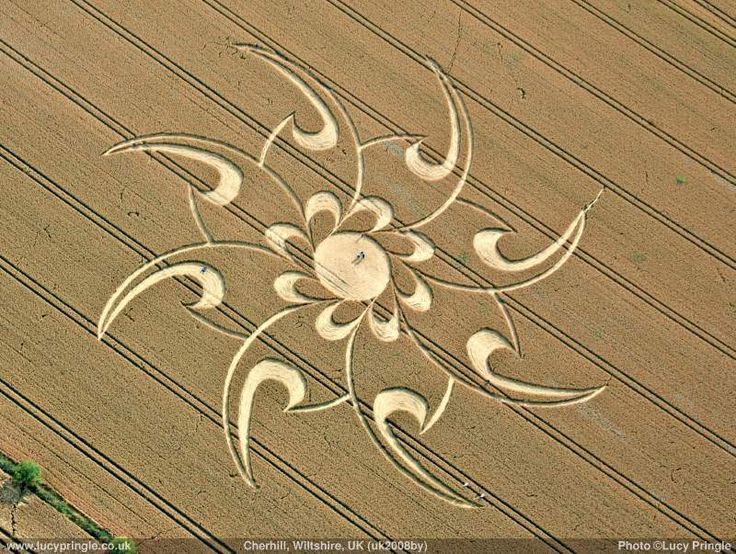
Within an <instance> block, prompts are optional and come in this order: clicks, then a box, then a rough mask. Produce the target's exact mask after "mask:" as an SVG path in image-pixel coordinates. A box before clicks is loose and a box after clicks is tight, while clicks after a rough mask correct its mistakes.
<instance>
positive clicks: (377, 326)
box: [368, 305, 401, 342]
mask: <svg viewBox="0 0 736 554" xmlns="http://www.w3.org/2000/svg"><path fill="white" fill-rule="evenodd" d="M400 321H401V319H400V312H399V307H398V305H396V306H394V310H393V313H392V314H391V317H390V318H389V319H388V320H384V319H382V318H381V317H380V316H378V315H377V314H376V312H375V305H374V306H373V307H371V309H370V311H369V313H368V323H369V325H370V327H371V330H372V331H373V334H374V335H376V338H378V340H382V341H383V342H393V341H395V340H396V339H398V338H399V334H400V332H401V326H400Z"/></svg>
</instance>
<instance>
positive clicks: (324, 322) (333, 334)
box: [314, 301, 362, 340]
mask: <svg viewBox="0 0 736 554" xmlns="http://www.w3.org/2000/svg"><path fill="white" fill-rule="evenodd" d="M342 302H343V301H339V302H334V303H332V304H330V305H329V306H327V307H326V308H325V309H324V310H322V312H321V313H320V314H319V315H318V316H317V319H316V320H315V323H314V326H315V328H316V329H317V332H318V333H319V335H320V336H321V337H322V338H323V339H326V340H341V339H344V338H345V337H347V336H348V335H349V334H350V332H351V331H352V330H353V329H355V327H356V326H357V325H358V324H359V323H360V320H361V318H362V316H358V317H356V318H355V319H354V320H353V321H350V322H348V323H337V322H336V321H335V320H334V319H333V318H332V316H333V314H334V313H335V310H337V308H338V307H339V306H340V304H342Z"/></svg>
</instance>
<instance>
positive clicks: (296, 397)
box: [238, 359, 307, 486]
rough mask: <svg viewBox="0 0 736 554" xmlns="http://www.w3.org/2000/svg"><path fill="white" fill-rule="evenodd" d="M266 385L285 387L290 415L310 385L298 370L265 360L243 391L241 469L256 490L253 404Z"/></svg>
mask: <svg viewBox="0 0 736 554" xmlns="http://www.w3.org/2000/svg"><path fill="white" fill-rule="evenodd" d="M264 381H276V382H277V383H280V384H282V385H284V387H285V388H286V390H287V391H288V393H289V402H288V403H287V405H286V407H285V408H284V411H285V412H288V411H289V410H291V408H293V407H294V406H296V405H297V404H298V403H299V402H301V401H302V400H304V396H305V394H306V391H307V381H306V379H305V378H304V376H303V375H302V373H301V371H299V370H298V369H296V368H294V367H292V366H290V365H288V364H286V363H284V362H281V361H278V360H273V359H265V360H261V361H260V362H258V363H257V364H256V365H255V366H254V367H253V369H251V370H250V373H248V377H246V379H245V383H244V384H243V389H242V390H241V392H240V405H239V406H238V429H239V432H240V456H241V460H242V465H241V463H238V469H239V470H240V471H241V473H243V477H244V478H245V479H246V481H247V482H248V483H249V484H250V485H251V486H255V479H254V478H253V467H252V464H251V459H250V448H249V447H250V423H251V416H252V413H253V401H254V398H255V394H256V389H258V386H259V385H260V384H261V383H263V382H264Z"/></svg>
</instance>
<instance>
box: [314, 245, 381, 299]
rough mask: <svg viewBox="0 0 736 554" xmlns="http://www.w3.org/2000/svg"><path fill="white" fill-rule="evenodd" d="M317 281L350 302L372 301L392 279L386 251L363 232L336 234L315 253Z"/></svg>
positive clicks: (318, 247)
mask: <svg viewBox="0 0 736 554" xmlns="http://www.w3.org/2000/svg"><path fill="white" fill-rule="evenodd" d="M314 265H315V272H316V273H317V278H318V279H319V282H320V283H322V285H323V286H324V287H325V288H326V289H327V290H329V291H330V292H333V293H335V294H336V295H337V296H338V297H340V298H346V299H348V300H370V299H373V298H376V297H377V296H378V295H379V294H381V293H382V292H383V291H384V290H385V289H386V285H388V282H389V280H390V279H391V264H390V262H389V258H388V254H386V251H385V250H384V249H383V248H382V247H381V245H380V244H378V243H377V242H376V241H375V240H373V239H372V238H369V237H366V236H365V235H363V234H361V233H352V232H346V233H336V234H334V235H331V236H329V237H327V238H326V239H325V240H323V241H322V242H321V243H320V244H319V246H317V249H316V250H315V251H314Z"/></svg>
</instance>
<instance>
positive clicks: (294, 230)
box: [265, 223, 309, 260]
mask: <svg viewBox="0 0 736 554" xmlns="http://www.w3.org/2000/svg"><path fill="white" fill-rule="evenodd" d="M265 236H266V242H267V243H268V246H269V247H270V248H271V249H272V250H273V251H274V252H276V253H277V254H279V255H281V256H283V257H284V258H286V259H287V260H290V259H292V256H291V254H289V251H288V250H287V249H286V243H287V241H290V240H293V239H296V238H299V239H302V240H304V241H305V242H307V243H309V239H308V238H307V235H306V234H305V233H304V231H302V230H301V229H300V228H299V227H297V226H296V225H292V224H291V223H274V224H273V225H271V226H270V227H268V229H266V233H265Z"/></svg>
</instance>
